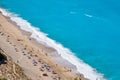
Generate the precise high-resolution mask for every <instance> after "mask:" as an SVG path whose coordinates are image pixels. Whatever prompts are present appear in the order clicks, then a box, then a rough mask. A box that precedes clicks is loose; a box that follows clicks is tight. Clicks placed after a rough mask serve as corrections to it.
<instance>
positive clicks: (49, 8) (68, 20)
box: [0, 0, 120, 80]
mask: <svg viewBox="0 0 120 80" xmlns="http://www.w3.org/2000/svg"><path fill="white" fill-rule="evenodd" d="M119 3H120V1H119V0H92V1H89V0H19V1H18V0H0V6H1V7H3V8H4V9H7V10H9V11H10V12H12V13H14V14H17V16H19V18H18V17H16V16H15V15H14V16H12V15H13V14H10V13H9V14H7V12H6V11H3V12H4V14H6V15H9V16H11V19H12V20H13V21H17V23H18V25H21V28H22V29H26V28H27V29H26V30H27V31H31V32H34V34H32V37H34V38H36V39H37V40H38V41H41V42H44V43H45V44H47V45H49V46H51V47H54V48H56V50H57V51H58V53H59V54H62V57H63V58H66V59H67V60H68V61H69V62H71V63H72V64H74V65H76V67H77V69H78V71H79V72H81V73H83V74H84V75H85V77H87V78H89V79H90V80H96V78H98V79H100V80H103V79H104V78H103V77H102V75H104V77H105V78H106V79H108V80H120V76H119V75H120V69H119V68H120V58H119V56H120V5H119ZM2 10H3V9H2ZM5 12H6V13H5ZM20 17H21V18H22V19H21V18H20ZM23 19H24V20H23ZM28 22H29V23H28ZM31 25H33V26H31ZM34 26H35V27H36V28H37V30H36V28H34V29H33V28H32V27H34ZM38 30H39V32H38ZM42 32H44V33H46V34H44V33H42ZM36 35H37V36H36ZM56 42H57V43H56ZM63 46H64V47H63ZM65 47H66V48H65ZM69 56H71V57H69ZM75 56H76V57H75ZM78 58H79V59H78ZM89 65H90V66H89ZM94 69H96V71H97V72H95V70H94Z"/></svg>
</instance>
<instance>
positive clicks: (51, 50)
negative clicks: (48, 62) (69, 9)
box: [8, 18, 104, 80]
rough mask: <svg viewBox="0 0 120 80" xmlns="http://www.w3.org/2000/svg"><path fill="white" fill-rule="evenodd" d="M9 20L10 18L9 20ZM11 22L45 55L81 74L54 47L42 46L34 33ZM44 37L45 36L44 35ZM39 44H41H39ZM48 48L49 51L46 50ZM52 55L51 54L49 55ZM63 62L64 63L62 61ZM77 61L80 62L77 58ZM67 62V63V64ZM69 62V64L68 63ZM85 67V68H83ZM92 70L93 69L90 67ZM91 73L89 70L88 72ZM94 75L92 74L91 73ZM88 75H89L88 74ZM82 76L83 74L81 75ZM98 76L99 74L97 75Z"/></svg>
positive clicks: (99, 79) (100, 79)
mask: <svg viewBox="0 0 120 80" xmlns="http://www.w3.org/2000/svg"><path fill="white" fill-rule="evenodd" d="M8 19H9V18H8ZM9 20H10V22H11V23H12V24H13V25H15V26H17V29H19V30H20V31H21V32H22V33H23V35H25V36H26V37H27V38H28V39H29V40H30V41H31V42H32V43H33V44H34V45H36V46H37V47H40V48H41V49H43V50H44V53H48V54H47V55H48V56H51V58H52V59H53V60H54V61H55V62H56V63H58V64H60V65H62V66H65V67H70V68H71V69H72V70H73V73H77V74H80V73H79V72H78V71H77V68H76V66H74V64H72V63H70V62H69V61H67V60H64V57H63V56H61V54H58V53H56V52H57V51H56V50H55V49H54V48H53V47H48V46H47V45H45V44H44V43H43V44H40V43H39V41H37V40H36V39H34V37H33V36H32V33H30V31H28V32H27V31H25V30H24V29H21V27H20V26H18V24H17V23H16V22H14V21H12V20H11V19H9ZM43 35H44V34H43ZM38 43H39V44H38ZM46 48H47V49H46ZM49 53H50V54H49ZM61 60H62V61H61ZM75 60H78V59H76V58H75ZM66 61H67V62H66ZM63 62H66V63H65V64H63ZM68 62H69V63H68ZM84 65H85V66H88V65H86V64H84ZM83 67H84V66H83ZM90 69H91V67H90ZM88 71H89V70H88ZM91 73H92V72H91ZM87 74H88V73H87ZM81 75H82V74H81ZM95 75H97V74H95ZM96 79H97V78H94V80H96ZM98 80H104V79H102V78H101V77H99V78H98Z"/></svg>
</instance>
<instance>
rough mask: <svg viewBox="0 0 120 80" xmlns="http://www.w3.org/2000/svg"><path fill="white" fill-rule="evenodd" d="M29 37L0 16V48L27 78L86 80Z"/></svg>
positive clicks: (39, 79)
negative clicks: (20, 68)
mask: <svg viewBox="0 0 120 80" xmlns="http://www.w3.org/2000/svg"><path fill="white" fill-rule="evenodd" d="M29 35H30V33H28V32H25V31H22V30H20V29H19V27H18V26H17V25H16V24H15V23H14V22H12V21H10V19H9V18H7V17H5V16H3V15H2V14H0V48H1V49H2V50H3V51H4V52H5V53H6V55H7V56H10V57H11V58H12V61H14V62H15V63H17V64H18V65H19V66H20V67H22V69H23V70H24V73H25V74H26V75H27V76H28V77H30V78H31V79H33V80H87V79H85V78H84V77H83V75H81V74H76V73H75V66H73V65H70V64H69V63H68V62H67V61H65V62H66V63H65V64H62V62H61V61H62V60H63V59H62V58H61V57H60V55H56V54H52V52H54V51H55V50H54V49H52V48H49V47H47V46H45V45H42V44H38V43H37V42H36V41H35V40H34V39H29ZM48 53H51V54H48ZM68 67H69V68H68ZM75 78H76V79H75Z"/></svg>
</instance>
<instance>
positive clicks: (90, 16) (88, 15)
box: [84, 14, 93, 18]
mask: <svg viewBox="0 0 120 80" xmlns="http://www.w3.org/2000/svg"><path fill="white" fill-rule="evenodd" d="M84 15H85V16H87V17H89V18H92V17H93V16H92V15H90V14H84Z"/></svg>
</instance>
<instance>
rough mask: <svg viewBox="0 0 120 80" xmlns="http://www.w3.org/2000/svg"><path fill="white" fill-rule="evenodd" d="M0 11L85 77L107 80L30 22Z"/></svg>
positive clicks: (6, 11) (1, 9) (5, 11)
mask: <svg viewBox="0 0 120 80" xmlns="http://www.w3.org/2000/svg"><path fill="white" fill-rule="evenodd" d="M0 11H1V12H2V14H3V15H4V16H8V17H10V19H11V20H12V21H14V22H16V24H17V25H18V26H20V28H21V29H23V30H25V31H28V32H31V33H32V35H31V37H32V38H35V39H36V40H37V41H38V42H42V43H44V44H46V45H48V46H49V47H52V48H54V49H56V51H57V52H58V54H60V55H61V57H62V58H64V59H66V60H67V61H69V62H70V63H71V64H73V65H75V66H76V68H77V71H78V72H80V73H82V74H83V75H84V77H86V78H88V79H90V80H106V79H105V78H104V76H103V74H101V73H98V72H97V71H95V69H94V68H92V67H91V66H89V65H88V64H86V63H84V62H83V61H82V60H80V59H78V58H77V57H76V56H74V55H73V52H71V51H70V50H69V49H68V48H65V47H64V46H63V45H62V44H60V43H57V42H56V41H55V40H52V39H50V38H49V37H47V35H46V34H45V33H43V32H41V31H40V30H39V29H37V28H35V27H34V26H32V25H31V24H30V23H29V22H28V21H26V20H24V19H22V18H21V17H19V16H18V15H16V14H13V13H11V12H9V11H8V10H6V9H3V8H0Z"/></svg>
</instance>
